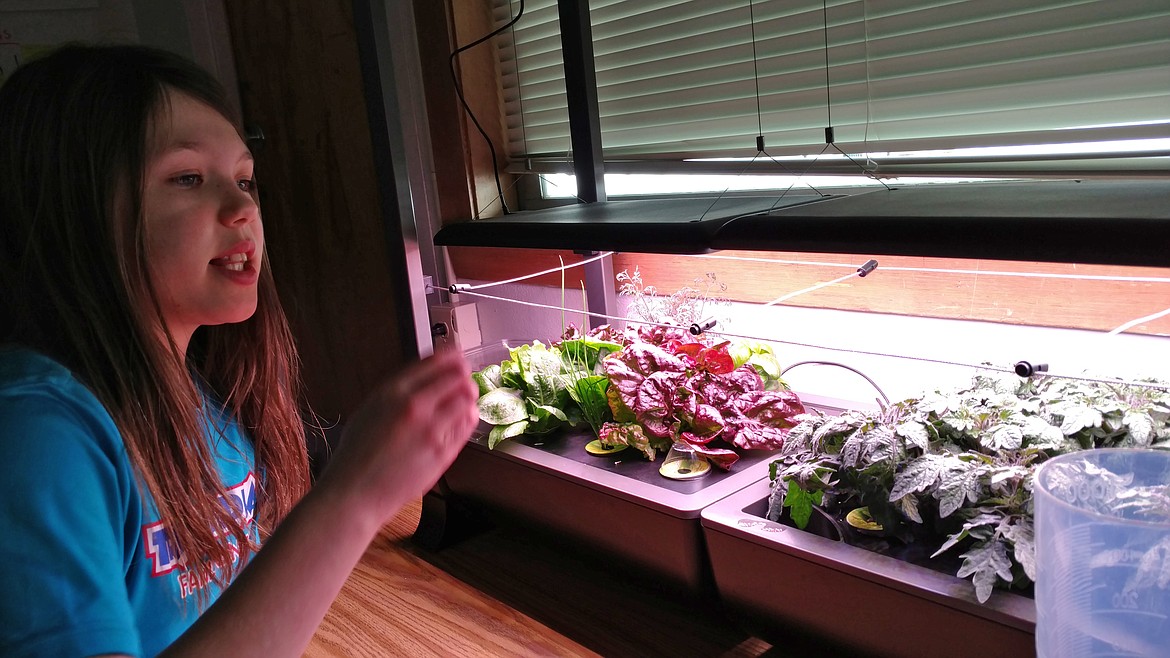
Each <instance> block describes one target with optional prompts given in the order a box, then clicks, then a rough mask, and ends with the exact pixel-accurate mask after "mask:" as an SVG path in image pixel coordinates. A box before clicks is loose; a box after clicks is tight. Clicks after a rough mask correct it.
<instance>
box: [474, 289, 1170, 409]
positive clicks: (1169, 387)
mask: <svg viewBox="0 0 1170 658" xmlns="http://www.w3.org/2000/svg"><path fill="white" fill-rule="evenodd" d="M460 294H466V295H470V296H472V297H480V298H483V299H492V300H495V301H500V302H507V303H510V304H520V305H522V306H532V307H536V308H545V309H550V310H554V311H569V312H573V313H576V312H579V311H580V309H571V308H565V307H563V306H556V305H553V304H541V303H538V302H526V301H523V300H519V299H511V298H509V297H498V296H496V295H487V294H484V293H479V292H469V291H466V290H461V291H460ZM1166 312H1167V313H1170V309H1167V311H1166ZM590 315H595V316H598V317H602V318H605V319H607V320H618V321H621V322H630V323H633V324H643V325H648V326H653V327H665V328H667V329H685V327H679V326H678V325H676V324H665V323H661V322H650V321H647V320H640V319H636V318H629V317H622V316H615V315H604V314H601V313H590ZM707 333H710V334H712V335H715V336H722V337H730V338H742V339H744V340H753V341H760V342H764V343H777V344H780V345H792V346H795V347H807V348H811V349H818V350H827V351H830V352H844V353H846V354H860V355H865V356H877V357H884V358H888V359H903V360H906V361H918V362H923V363H935V364H939V365H945V366H954V367H959V368H970V369H974V370H983V371H993V372H1002V373H1008V374H1015V370H1014V369H1013V368H1004V367H1000V366H992V365H988V364H985V363H984V364H974V363H966V362H962V361H948V360H945V359H932V358H929V357H924V356H906V355H904V354H892V353H887V352H873V351H869V350H859V349H853V348H847V347H829V346H827V345H816V344H813V343H801V342H797V341H792V340H781V339H777V338H773V337H765V336H751V335H747V334H735V333H731V332H726V331H710V332H707ZM1044 376H1045V377H1055V378H1057V379H1072V380H1077V381H1086V382H1096V383H1100V384H1117V385H1122V386H1131V387H1139V388H1154V389H1158V390H1163V391H1165V390H1170V384H1155V383H1151V382H1135V381H1127V380H1123V379H1112V378H1098V377H1089V376H1086V375H1062V374H1059V373H1051V372H1045V373H1044Z"/></svg>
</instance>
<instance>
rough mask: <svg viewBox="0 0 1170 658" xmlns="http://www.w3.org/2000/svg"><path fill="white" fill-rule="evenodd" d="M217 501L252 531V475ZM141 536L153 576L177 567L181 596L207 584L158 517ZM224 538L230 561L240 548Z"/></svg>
mask: <svg viewBox="0 0 1170 658" xmlns="http://www.w3.org/2000/svg"><path fill="white" fill-rule="evenodd" d="M219 503H220V505H223V506H224V509H226V510H227V511H228V512H230V513H231V515H232V516H233V517H235V518H236V520H237V521H239V522H240V525H242V526H243V527H245V528H246V529H247V530H248V531H249V532H252V531H253V530H254V526H253V525H252V523H253V519H254V518H255V515H256V476H255V475H254V474H252V473H251V472H249V473H248V476H247V477H246V478H244V481H243V482H241V483H239V484H237V485H235V486H234V487H230V488H228V490H227V492H226V493H225V495H224V496H221V497H220V499H219ZM142 539H143V541H142V546H143V550H144V551H145V552H146V557H147V558H148V559H149V560H150V563H151V575H152V576H153V577H155V578H158V577H159V576H165V575H167V574H169V573H171V572H173V571H175V570H179V575H178V582H179V589H180V592H181V594H182V597H183V598H187V597H188V596H190V595H191V594H194V593H195V592H197V591H198V590H200V589H202V588H203V587H206V586H207V583H208V581H207V580H203V581H202V582H199V581H198V579H197V578H196V577H195V575H194V574H193V573H190V572H188V571H187V558H186V556H185V555H183V552H182V551H181V550H180V549H179V548H178V547H177V546H176V545H175V543H174V542H173V541H171V539H170V537H169V535H168V533H167V528H166V526H165V525H164V524H163V522H162V521H156V522H154V523H149V524H147V525H144V526H142ZM227 541H228V546H229V547H230V548H231V551H232V563H233V564H234V563H235V562H236V560H238V559H239V555H240V549H239V546H237V545H236V539H235V537H231V536H229V537H228V538H227Z"/></svg>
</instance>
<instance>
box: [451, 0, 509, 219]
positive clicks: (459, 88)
mask: <svg viewBox="0 0 1170 658" xmlns="http://www.w3.org/2000/svg"><path fill="white" fill-rule="evenodd" d="M523 15H524V0H520V10H519V11H517V12H516V15H515V16H513V17H512V20H510V21H508V22H507V23H505V24H504V25H501V26H500V27H498V28H496V29H495V30H492V31H491V32H489V33H487V34H485V35H484V36H482V37H480V38H478V39H476V40H475V41H472V42H471V43H469V44H467V45H466V46H461V47H459V48H456V49H455V50H454V51H452V52H451V57H450V58H448V60H447V66H448V68H449V69H450V71H451V82H452V84H454V85H455V95H456V96H458V97H459V102H460V103H461V104H462V105H463V111H464V112H466V113H467V117H468V118H469V119H471V123H472V124H474V125H475V128H476V130H478V131H479V134H480V135H482V136H483V139H484V141H486V142H487V146H488V151H490V152H491V156H492V173H493V174H494V175H495V179H496V192H498V193H499V196H498V198H499V200H500V207H502V208H503V210H504V214H505V215H507V214H510V212H511V211H510V210H508V202H507V201H506V200H505V199H504V187H503V185H502V184H501V183H500V167H499V165H498V164H497V160H496V146H495V144H494V143H493V142H492V138H491V137H488V134H487V131H486V130H484V129H483V126H481V125H480V123H479V119H476V118H475V113H474V112H472V111H471V106H470V105H468V104H467V99H466V98H464V97H463V83H462V82H460V80H459V76H458V74H457V73H456V72H455V63H456V61H457V60H458V58H459V55H460V54H461V53H464V52H466V51H468V50H470V49H472V48H474V47H476V46H478V45H479V44H481V43H483V42H485V41H487V40H489V39H491V38H492V37H494V36H496V35H498V34H501V33H503V32H505V31H506V30H508V29H510V28H511V27H512V26H513V25H515V24H516V22H517V21H519V20H520V17H521V16H523ZM489 205H490V204H489Z"/></svg>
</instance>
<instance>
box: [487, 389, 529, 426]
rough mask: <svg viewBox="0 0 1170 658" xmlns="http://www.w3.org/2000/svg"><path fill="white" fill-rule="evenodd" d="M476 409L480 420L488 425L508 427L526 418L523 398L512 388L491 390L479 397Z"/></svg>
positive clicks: (526, 411) (526, 412)
mask: <svg viewBox="0 0 1170 658" xmlns="http://www.w3.org/2000/svg"><path fill="white" fill-rule="evenodd" d="M476 407H478V408H479V418H480V420H482V421H483V422H485V423H488V424H490V425H510V424H512V423H515V422H516V421H520V420H524V419H526V418H528V410H527V408H526V406H525V404H524V398H523V396H522V394H521V392H520V391H518V390H516V389H514V388H495V389H492V390H490V391H488V392H487V393H485V394H484V395H482V396H480V398H479V400H478V401H477V402H476Z"/></svg>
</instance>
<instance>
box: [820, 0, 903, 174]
mask: <svg viewBox="0 0 1170 658" xmlns="http://www.w3.org/2000/svg"><path fill="white" fill-rule="evenodd" d="M862 4H864V3H862ZM821 15H822V17H823V18H824V35H825V120H826V121H827V122H828V125H827V126H826V127H825V149H822V150H821V153H818V154H817V158H819V157H821V155H822V154H824V152H825V150H827V149H828V147H829V146H832V147H833V148H834V149H836V151H837V152H838V153H840V154H841V155H843V156H845V159H847V160H849V162H852V163H853V164H854V165H856V166H857V168H858V169H860V170H861V172H862V173H864V174H865V175H866V177H867V178H870V179H873V180H875V181H877V182H879V183H881V184H882V187H884V188H886V189H887V190H889V189H890V186H889V185H886V183H885V181H883V180H882V179H880V178H878V177H877V176H875V175H874V174H873V172H871V171H869V170H867V169H866V168H865V167H863V166H862V165H861V164H860V163H859V162H857V161H856V160H854V159H853V156H851V155H849V154H848V153H846V152H845V151H843V150H841V147H840V146H837V139H836V137H835V136H834V135H833V97H832V91H831V90H832V87H833V85H831V84H830V83H829V71H830V68H829V1H828V0H821ZM868 67H869V61H868V59H867V60H866V70H867V71H868ZM867 75H868V73H867ZM867 88H868V87H867ZM867 96H868V94H867ZM867 112H868V110H867ZM865 125H866V129H867V130H868V128H869V119H868V117H867V118H866V123H865Z"/></svg>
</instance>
